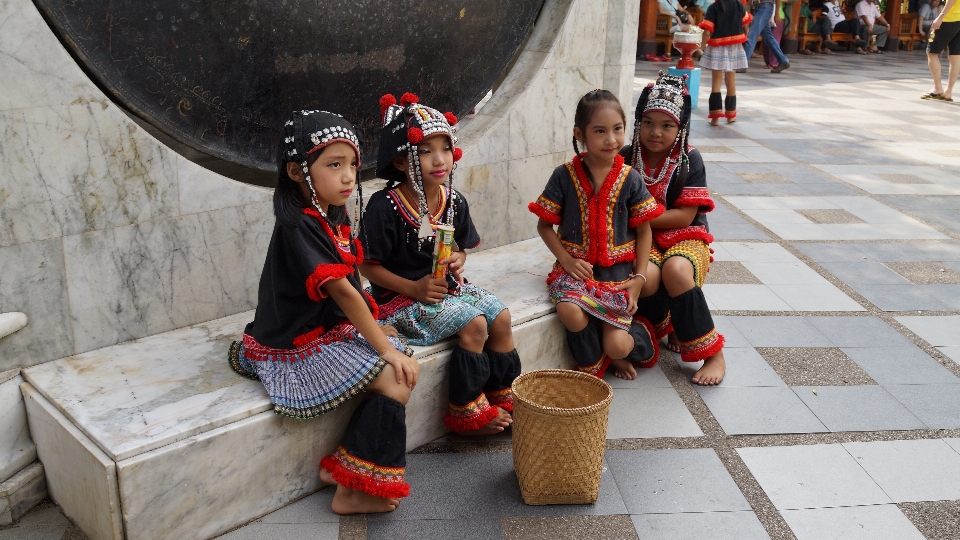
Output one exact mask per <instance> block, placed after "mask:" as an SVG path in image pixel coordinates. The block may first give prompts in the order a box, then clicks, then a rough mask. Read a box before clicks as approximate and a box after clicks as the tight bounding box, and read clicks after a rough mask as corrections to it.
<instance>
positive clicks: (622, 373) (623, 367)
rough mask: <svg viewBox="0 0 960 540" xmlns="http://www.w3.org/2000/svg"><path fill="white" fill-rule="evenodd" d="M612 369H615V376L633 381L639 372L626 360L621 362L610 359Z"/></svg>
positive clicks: (622, 359) (623, 359)
mask: <svg viewBox="0 0 960 540" xmlns="http://www.w3.org/2000/svg"><path fill="white" fill-rule="evenodd" d="M610 368H611V369H613V376H614V377H617V378H620V379H625V380H628V381H632V380H634V379H636V378H637V370H636V369H634V367H633V364H632V363H630V361H629V360H627V359H626V358H621V359H620V360H614V359H613V358H611V359H610Z"/></svg>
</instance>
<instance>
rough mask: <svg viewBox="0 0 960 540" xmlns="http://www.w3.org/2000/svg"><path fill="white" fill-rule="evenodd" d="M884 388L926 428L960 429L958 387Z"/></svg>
mask: <svg viewBox="0 0 960 540" xmlns="http://www.w3.org/2000/svg"><path fill="white" fill-rule="evenodd" d="M885 388H886V389H887V391H889V392H890V394H891V395H893V397H895V398H897V401H899V402H900V403H902V404H903V406H904V407H906V408H907V410H909V411H910V412H912V413H913V414H914V416H916V417H917V418H919V419H920V421H922V422H923V423H924V424H926V425H927V426H928V427H930V428H932V429H957V428H960V414H958V411H960V385H957V384H915V385H890V386H887V387H885Z"/></svg>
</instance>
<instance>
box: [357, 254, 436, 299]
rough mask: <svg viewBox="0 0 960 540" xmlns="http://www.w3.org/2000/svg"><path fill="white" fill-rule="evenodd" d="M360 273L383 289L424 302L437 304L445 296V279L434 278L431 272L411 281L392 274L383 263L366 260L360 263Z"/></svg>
mask: <svg viewBox="0 0 960 540" xmlns="http://www.w3.org/2000/svg"><path fill="white" fill-rule="evenodd" d="M360 273H361V274H363V277H365V278H367V279H369V280H370V281H372V282H373V283H376V284H377V285H379V286H381V287H383V288H384V289H390V290H391V291H394V292H398V293H400V294H402V295H404V296H409V297H410V298H414V299H416V300H417V301H418V302H423V303H424V304H438V303H440V301H441V300H443V298H444V297H445V296H447V280H445V279H434V277H433V276H432V275H431V274H427V275H425V276H423V277H422V278H420V279H418V280H416V281H411V280H409V279H406V278H402V277H400V276H398V275H396V274H394V273H393V272H391V271H389V270H387V269H386V268H384V267H383V265H380V264H373V263H366V262H365V263H363V264H361V265H360Z"/></svg>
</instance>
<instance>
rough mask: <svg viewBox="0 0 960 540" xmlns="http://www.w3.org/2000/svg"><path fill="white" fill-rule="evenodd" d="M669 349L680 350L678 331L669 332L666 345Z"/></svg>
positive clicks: (676, 351)
mask: <svg viewBox="0 0 960 540" xmlns="http://www.w3.org/2000/svg"><path fill="white" fill-rule="evenodd" d="M664 347H666V348H667V350H668V351H673V352H675V353H678V352H680V340H678V339H677V334H676V332H670V333H669V334H667V344H666V345H664Z"/></svg>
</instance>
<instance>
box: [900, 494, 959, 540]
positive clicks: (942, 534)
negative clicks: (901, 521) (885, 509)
mask: <svg viewBox="0 0 960 540" xmlns="http://www.w3.org/2000/svg"><path fill="white" fill-rule="evenodd" d="M897 506H898V507H899V508H900V511H901V512H903V515H905V516H907V519H909V520H910V521H911V522H913V524H914V526H916V528H917V529H918V530H919V531H920V532H921V533H922V534H923V536H924V537H925V538H926V539H927V540H956V539H957V538H960V501H921V502H913V503H900V504H898V505H897Z"/></svg>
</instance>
